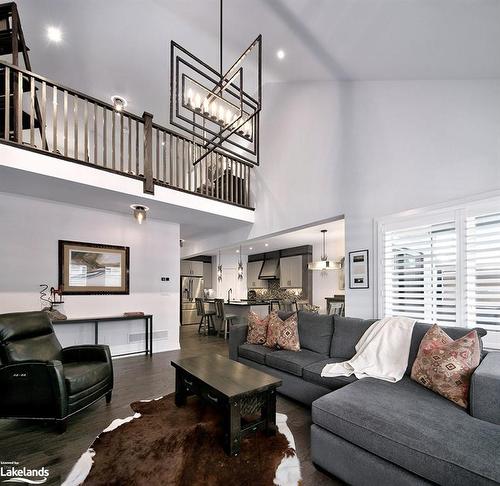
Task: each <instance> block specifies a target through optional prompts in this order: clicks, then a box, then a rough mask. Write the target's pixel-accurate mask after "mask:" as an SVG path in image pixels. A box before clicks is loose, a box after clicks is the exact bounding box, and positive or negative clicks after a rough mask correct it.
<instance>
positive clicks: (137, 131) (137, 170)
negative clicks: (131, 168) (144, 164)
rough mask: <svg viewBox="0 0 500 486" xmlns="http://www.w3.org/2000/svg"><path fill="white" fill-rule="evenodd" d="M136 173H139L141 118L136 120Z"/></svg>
mask: <svg viewBox="0 0 500 486" xmlns="http://www.w3.org/2000/svg"><path fill="white" fill-rule="evenodd" d="M135 175H139V120H136V121H135Z"/></svg>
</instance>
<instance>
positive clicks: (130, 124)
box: [127, 117, 132, 173]
mask: <svg viewBox="0 0 500 486" xmlns="http://www.w3.org/2000/svg"><path fill="white" fill-rule="evenodd" d="M127 118H128V172H129V173H130V172H132V118H130V117H127Z"/></svg>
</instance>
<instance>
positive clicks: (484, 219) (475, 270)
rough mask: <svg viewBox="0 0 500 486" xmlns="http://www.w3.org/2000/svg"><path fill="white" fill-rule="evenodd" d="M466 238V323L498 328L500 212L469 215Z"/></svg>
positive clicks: (499, 316)
mask: <svg viewBox="0 0 500 486" xmlns="http://www.w3.org/2000/svg"><path fill="white" fill-rule="evenodd" d="M465 238H466V240H465V241H466V245H465V248H466V249H465V255H466V273H465V278H466V319H467V325H468V327H476V326H477V327H483V328H485V329H489V330H491V331H495V330H497V331H500V212H499V213H492V214H484V215H480V216H470V217H468V218H467V219H466V227H465Z"/></svg>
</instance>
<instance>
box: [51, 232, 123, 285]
mask: <svg viewBox="0 0 500 486" xmlns="http://www.w3.org/2000/svg"><path fill="white" fill-rule="evenodd" d="M129 261H130V249H129V247H128V246H115V245H102V244H96V243H82V242H77V241H63V240H59V287H60V288H61V290H62V294H65V295H94V294H96V295H99V294H101V295H104V294H128V293H129Z"/></svg>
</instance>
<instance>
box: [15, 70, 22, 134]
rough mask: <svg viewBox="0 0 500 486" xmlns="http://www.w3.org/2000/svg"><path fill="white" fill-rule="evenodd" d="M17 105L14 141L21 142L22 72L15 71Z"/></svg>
mask: <svg viewBox="0 0 500 486" xmlns="http://www.w3.org/2000/svg"><path fill="white" fill-rule="evenodd" d="M16 104H17V106H16V113H17V115H16V118H15V133H16V138H15V140H16V142H17V143H23V73H21V72H20V71H19V72H18V73H17V103H16Z"/></svg>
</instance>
